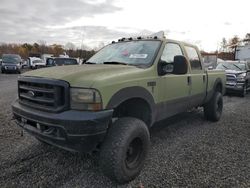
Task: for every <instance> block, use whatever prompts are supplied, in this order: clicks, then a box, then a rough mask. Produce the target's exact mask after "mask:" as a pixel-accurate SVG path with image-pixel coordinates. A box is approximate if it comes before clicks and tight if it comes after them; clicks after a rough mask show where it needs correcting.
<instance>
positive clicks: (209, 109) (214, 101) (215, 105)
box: [204, 91, 223, 121]
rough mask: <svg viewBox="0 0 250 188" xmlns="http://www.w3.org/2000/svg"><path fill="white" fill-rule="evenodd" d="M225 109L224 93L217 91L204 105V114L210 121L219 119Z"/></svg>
mask: <svg viewBox="0 0 250 188" xmlns="http://www.w3.org/2000/svg"><path fill="white" fill-rule="evenodd" d="M222 110H223V98H222V94H221V93H220V92H218V91H216V92H215V93H214V95H213V97H212V98H211V99H210V101H209V102H208V103H207V104H205V105H204V116H205V117H206V119H207V120H210V121H219V120H220V117H221V115H222Z"/></svg>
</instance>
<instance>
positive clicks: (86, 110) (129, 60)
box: [12, 36, 226, 183]
mask: <svg viewBox="0 0 250 188" xmlns="http://www.w3.org/2000/svg"><path fill="white" fill-rule="evenodd" d="M225 80H226V77H225V72H224V71H221V70H213V71H210V70H209V71H208V70H205V69H204V66H203V63H202V61H201V55H200V52H199V50H198V49H197V47H196V46H193V45H191V44H188V43H184V42H179V41H175V40H170V39H166V38H165V37H157V36H154V37H147V38H142V37H138V38H122V39H119V40H118V42H112V43H111V44H110V45H107V46H106V47H104V48H103V49H101V50H100V51H99V52H97V53H96V54H95V55H94V56H93V57H91V58H90V59H89V60H88V61H87V62H85V64H83V65H77V66H76V65H74V66H60V67H52V68H44V69H39V70H35V71H30V72H26V73H25V74H23V75H21V76H20V77H19V78H18V99H17V100H16V101H15V102H14V103H13V104H12V110H13V114H14V118H15V120H16V122H17V124H18V125H19V126H21V127H22V128H23V129H24V130H26V131H27V132H28V133H30V134H31V135H33V136H35V137H36V138H37V139H38V140H39V141H41V142H45V143H48V144H51V145H55V146H57V147H60V148H63V149H66V150H70V151H77V152H92V151H99V155H100V166H101V168H102V169H103V172H104V174H106V175H107V176H108V177H109V178H110V179H111V180H114V181H116V182H118V183H125V182H128V181H130V180H132V179H134V178H135V177H136V176H137V175H138V174H139V173H140V171H141V169H142V167H143V163H144V161H145V158H146V155H147V153H148V150H149V145H150V133H149V130H150V127H151V126H153V125H154V124H155V122H158V121H160V120H163V119H166V118H168V117H171V116H174V115H176V114H178V113H181V112H184V111H186V110H188V109H191V108H194V107H203V108H204V115H205V117H206V119H208V120H211V121H218V120H219V119H220V117H221V114H222V109H223V97H222V96H223V94H224V92H225Z"/></svg>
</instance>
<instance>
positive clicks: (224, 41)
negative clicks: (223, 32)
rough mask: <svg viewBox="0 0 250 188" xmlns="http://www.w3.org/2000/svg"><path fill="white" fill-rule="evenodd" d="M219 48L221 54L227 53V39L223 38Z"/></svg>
mask: <svg viewBox="0 0 250 188" xmlns="http://www.w3.org/2000/svg"><path fill="white" fill-rule="evenodd" d="M220 46H221V47H220V51H222V52H226V51H227V39H226V38H225V37H223V38H222V41H221V44H220Z"/></svg>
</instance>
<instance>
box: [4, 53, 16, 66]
mask: <svg viewBox="0 0 250 188" xmlns="http://www.w3.org/2000/svg"><path fill="white" fill-rule="evenodd" d="M2 61H3V62H4V63H13V64H17V63H20V57H19V56H18V55H11V54H8V55H3V59H2Z"/></svg>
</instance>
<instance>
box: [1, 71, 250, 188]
mask: <svg viewBox="0 0 250 188" xmlns="http://www.w3.org/2000/svg"><path fill="white" fill-rule="evenodd" d="M16 78H17V75H15V74H8V75H3V74H0V107H1V108H0V172H1V173H0V187H124V188H125V187H143V186H144V187H250V95H248V96H247V97H245V98H240V97H237V96H226V97H224V112H223V117H222V119H221V121H220V122H217V123H211V122H208V121H206V120H204V118H203V114H202V110H201V109H197V110H194V111H192V112H187V113H184V114H181V115H179V116H178V117H176V118H172V119H169V120H166V121H162V122H160V123H158V124H157V125H155V126H154V128H153V129H152V130H151V143H152V144H151V150H150V154H149V156H148V158H147V161H146V165H145V167H144V169H143V171H142V172H141V174H140V176H139V177H137V178H136V179H135V180H134V181H132V182H130V183H129V184H127V185H122V186H120V185H116V184H115V183H113V182H111V181H110V180H109V179H108V178H106V177H105V176H103V174H102V172H101V170H100V169H99V167H98V160H97V158H98V157H97V156H90V155H84V154H74V153H70V152H67V151H63V150H61V149H57V148H55V147H52V146H49V145H44V144H41V143H39V142H38V141H37V140H36V139H34V138H33V137H31V136H29V135H28V134H26V133H24V135H23V136H21V134H20V132H21V131H20V129H19V128H18V127H17V126H16V125H15V123H14V122H13V121H11V117H12V115H11V109H10V104H11V102H12V101H13V100H14V99H15V98H16V97H17V93H16Z"/></svg>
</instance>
